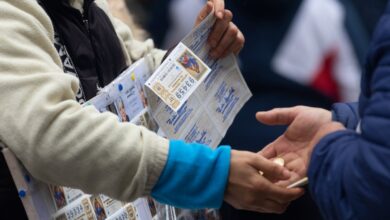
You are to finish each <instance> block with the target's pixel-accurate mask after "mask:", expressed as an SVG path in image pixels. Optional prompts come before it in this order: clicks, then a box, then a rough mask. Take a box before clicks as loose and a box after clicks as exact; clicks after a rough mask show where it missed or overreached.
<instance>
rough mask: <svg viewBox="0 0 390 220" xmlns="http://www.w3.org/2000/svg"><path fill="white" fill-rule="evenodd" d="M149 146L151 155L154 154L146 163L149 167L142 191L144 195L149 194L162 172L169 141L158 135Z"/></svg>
mask: <svg viewBox="0 0 390 220" xmlns="http://www.w3.org/2000/svg"><path fill="white" fill-rule="evenodd" d="M150 146H151V147H150V151H152V152H151V155H154V157H151V158H150V161H149V163H148V164H150V167H149V169H148V174H149V175H148V179H147V181H146V186H145V191H144V193H145V195H150V193H151V191H152V188H153V187H154V186H155V185H156V183H157V181H158V179H159V177H160V175H161V174H162V172H163V169H164V167H165V164H166V162H167V158H168V151H169V141H168V140H167V139H165V138H161V137H158V138H157V139H156V140H155V143H154V144H151V145H150Z"/></svg>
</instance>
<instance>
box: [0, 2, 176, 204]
mask: <svg viewBox="0 0 390 220" xmlns="http://www.w3.org/2000/svg"><path fill="white" fill-rule="evenodd" d="M0 30H1V31H2V33H1V34H0V94H1V96H0V103H1V110H0V111H1V112H0V121H1V124H0V139H1V141H2V142H4V143H5V144H6V145H7V146H8V147H9V148H10V149H11V150H12V151H13V152H14V153H15V154H16V156H17V157H18V158H19V159H20V160H21V162H22V163H23V164H24V166H25V167H26V168H27V169H28V170H29V171H30V172H31V174H32V175H33V176H35V177H36V178H38V179H40V180H42V181H45V182H48V183H52V184H59V185H65V186H69V187H73V188H79V189H82V190H83V191H85V192H87V193H104V194H106V195H108V196H111V197H113V198H116V199H120V200H123V201H130V200H133V199H135V198H137V197H140V196H143V195H147V194H150V191H151V189H152V188H153V186H154V185H155V184H156V182H157V180H158V178H159V176H160V174H161V172H162V170H163V168H164V165H165V163H166V160H167V154H168V148H169V142H168V141H167V140H166V139H163V138H160V137H158V136H157V135H156V134H154V133H152V132H150V131H148V130H146V129H144V128H141V127H137V126H135V125H131V124H129V123H119V122H118V120H117V117H116V116H115V115H113V114H111V113H103V114H100V113H99V112H98V111H96V110H95V109H94V108H93V107H86V108H83V107H81V106H80V105H79V104H78V103H77V102H76V101H75V95H76V92H77V89H78V80H77V79H76V78H75V77H73V76H70V75H67V74H64V73H63V71H62V67H61V65H62V64H61V61H60V59H59V56H58V54H57V52H56V50H55V48H54V46H53V28H52V24H51V22H50V20H49V17H47V15H46V13H45V12H44V11H43V9H42V8H41V7H40V6H39V5H38V4H37V3H36V2H35V1H28V0H18V1H14V0H4V1H0Z"/></svg>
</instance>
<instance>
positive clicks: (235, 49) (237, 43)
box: [221, 30, 245, 57]
mask: <svg viewBox="0 0 390 220" xmlns="http://www.w3.org/2000/svg"><path fill="white" fill-rule="evenodd" d="M244 42H245V38H244V35H243V34H242V33H241V31H240V30H238V32H237V35H236V37H235V39H234V41H233V43H231V44H230V46H229V47H228V48H227V49H226V50H225V51H224V52H223V53H222V55H221V57H226V56H227V55H229V54H231V53H234V55H238V53H239V52H240V51H241V49H242V48H243V47H244Z"/></svg>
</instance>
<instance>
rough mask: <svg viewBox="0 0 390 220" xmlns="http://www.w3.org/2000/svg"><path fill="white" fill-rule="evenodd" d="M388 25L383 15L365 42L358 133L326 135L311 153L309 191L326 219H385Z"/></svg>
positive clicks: (389, 138) (389, 155) (389, 167)
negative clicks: (369, 42)
mask: <svg viewBox="0 0 390 220" xmlns="http://www.w3.org/2000/svg"><path fill="white" fill-rule="evenodd" d="M389 24H390V16H389V15H387V16H385V17H383V18H382V20H381V22H380V24H379V29H378V31H377V33H376V35H375V36H376V37H374V42H373V44H372V45H371V51H370V53H369V59H368V66H367V71H366V75H365V76H364V77H365V78H364V81H363V87H362V96H361V99H360V103H359V108H360V110H359V112H360V115H361V122H360V123H361V126H360V127H361V133H357V132H355V131H351V130H346V131H340V132H336V133H333V134H330V135H328V136H326V137H325V138H323V139H322V140H321V141H320V143H319V144H318V145H317V146H316V147H315V149H314V151H313V154H312V158H311V162H310V167H309V173H308V175H309V179H310V190H311V192H312V194H313V196H314V199H315V201H316V202H317V204H318V206H319V207H320V209H321V211H322V213H323V214H324V216H325V217H326V219H390V212H389V209H388V201H389V198H390V188H389V183H390V28H389ZM364 83H366V84H364Z"/></svg>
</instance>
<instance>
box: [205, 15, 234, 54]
mask: <svg viewBox="0 0 390 220" xmlns="http://www.w3.org/2000/svg"><path fill="white" fill-rule="evenodd" d="M232 18H233V14H232V12H230V11H229V10H225V15H224V17H223V19H217V21H216V22H215V24H214V27H213V30H212V31H211V33H210V36H209V39H208V42H209V43H210V46H211V47H212V48H215V47H217V46H218V42H219V41H220V40H221V38H222V36H223V34H224V33H225V32H226V30H227V28H228V27H229V23H230V21H231V20H232Z"/></svg>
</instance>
